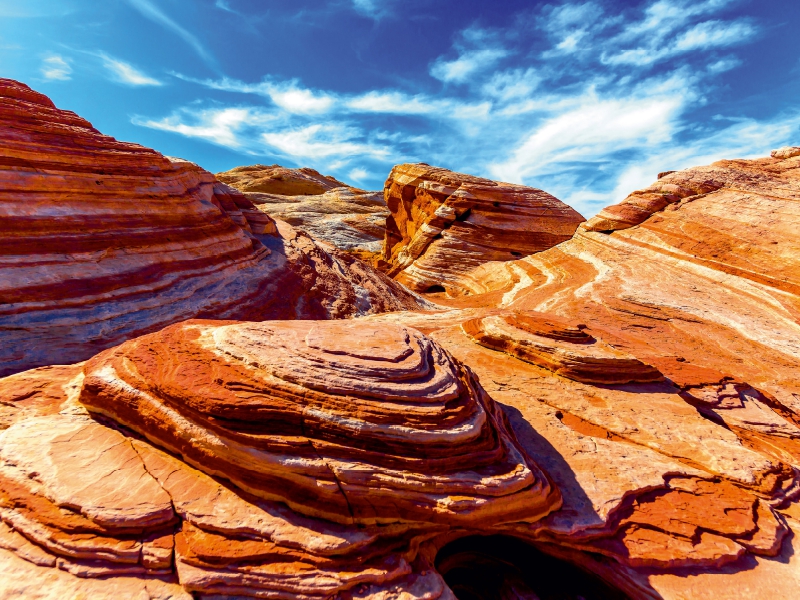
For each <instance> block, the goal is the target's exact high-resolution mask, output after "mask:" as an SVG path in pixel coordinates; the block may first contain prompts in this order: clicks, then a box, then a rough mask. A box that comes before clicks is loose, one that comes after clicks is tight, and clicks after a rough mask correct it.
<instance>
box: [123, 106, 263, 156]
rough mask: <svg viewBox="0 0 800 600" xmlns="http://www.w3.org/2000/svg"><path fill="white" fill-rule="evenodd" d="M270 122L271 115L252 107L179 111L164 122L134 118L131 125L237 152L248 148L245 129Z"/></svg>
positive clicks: (163, 120) (164, 119)
mask: <svg viewBox="0 0 800 600" xmlns="http://www.w3.org/2000/svg"><path fill="white" fill-rule="evenodd" d="M273 119H274V117H273V116H272V115H270V114H268V113H266V112H264V111H263V110H259V109H256V108H253V107H226V108H209V109H199V110H197V109H182V110H179V111H176V112H175V113H173V114H171V115H170V116H168V117H165V118H163V119H146V118H143V117H138V116H137V117H134V119H133V123H134V124H135V125H141V126H142V127H149V128H151V129H158V130H160V131H170V132H172V133H178V134H180V135H184V136H186V137H192V138H200V139H203V140H206V141H208V142H211V143H214V144H217V145H220V146H225V147H227V148H231V149H234V150H240V149H247V148H246V147H247V141H246V140H247V138H246V137H242V133H243V132H244V131H245V130H246V129H248V128H251V127H254V126H258V125H265V124H268V123H270V121H272V120H273Z"/></svg>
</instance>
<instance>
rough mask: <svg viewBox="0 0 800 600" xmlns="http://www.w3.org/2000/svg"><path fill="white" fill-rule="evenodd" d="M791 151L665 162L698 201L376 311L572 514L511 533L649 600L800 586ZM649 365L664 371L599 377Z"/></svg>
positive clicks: (799, 350)
mask: <svg viewBox="0 0 800 600" xmlns="http://www.w3.org/2000/svg"><path fill="white" fill-rule="evenodd" d="M776 154H777V153H776ZM787 154H788V155H790V154H792V153H791V152H786V153H784V152H782V153H780V155H779V156H777V157H776V156H773V157H771V158H764V159H758V160H735V161H734V160H732V161H721V162H718V163H715V164H714V165H711V166H709V167H699V168H694V169H688V170H686V171H680V172H676V173H670V174H665V175H663V176H662V178H661V179H660V180H659V181H658V183H656V184H654V186H652V188H648V189H656V188H659V189H661V188H660V187H659V186H665V185H670V186H678V185H680V186H681V187H683V188H685V189H686V190H687V193H685V195H684V196H682V198H676V199H674V201H671V202H669V203H666V204H664V205H663V206H661V207H660V208H658V207H650V208H649V209H648V210H649V211H650V212H649V215H648V216H647V217H646V218H645V219H643V220H642V221H641V222H639V224H634V223H633V222H631V221H627V222H625V223H622V221H616V222H614V223H611V224H609V222H608V221H607V222H606V223H604V224H601V225H599V226H598V227H597V230H596V231H595V230H593V229H594V225H593V222H594V223H598V222H599V221H595V220H592V221H590V222H589V223H587V226H585V227H581V228H580V229H579V230H578V231H577V232H576V234H575V235H574V236H573V237H572V239H570V240H569V241H566V242H563V243H561V244H559V245H557V246H555V247H553V248H551V249H549V250H545V251H543V252H540V253H537V254H533V255H531V256H528V257H526V258H524V259H522V260H519V261H514V262H504V263H500V262H497V263H486V264H484V265H483V266H482V267H481V268H480V269H479V270H476V272H473V274H472V275H471V279H472V281H473V282H474V288H473V289H475V290H476V293H475V294H474V295H472V296H469V297H463V298H447V297H444V296H439V297H437V302H440V303H442V304H447V305H449V306H450V307H451V310H450V311H448V312H446V313H440V314H436V315H425V314H410V313H405V314H396V315H385V316H379V317H370V320H377V321H378V322H386V323H405V324H407V325H413V326H414V327H416V328H418V329H420V330H422V331H425V332H426V334H428V335H430V336H431V337H432V338H433V339H435V340H436V341H437V342H438V343H439V344H441V345H442V346H443V347H444V348H446V349H447V350H448V351H449V352H450V353H451V354H452V355H453V356H455V357H456V358H458V359H459V360H461V361H462V362H463V363H465V364H468V365H470V367H471V368H472V369H473V371H474V372H475V373H476V375H478V377H479V378H480V381H481V383H482V385H483V386H484V389H486V391H487V392H488V393H489V394H490V395H491V396H492V398H494V399H495V400H496V401H497V402H498V403H499V404H501V405H503V406H504V411H505V412H506V414H507V415H508V416H509V421H510V423H511V427H512V430H513V431H514V433H515V434H516V437H517V439H518V440H519V442H520V444H521V445H522V447H523V448H524V449H525V450H526V452H527V453H528V454H530V455H532V456H536V462H537V464H538V465H540V466H541V467H542V468H543V470H545V471H546V472H547V474H548V475H549V476H550V477H551V478H552V480H553V482H554V483H555V485H556V486H557V487H558V489H559V490H560V492H561V494H562V497H563V505H562V508H561V509H560V510H558V511H555V512H553V513H551V514H550V515H548V516H547V517H546V518H544V519H542V520H540V521H538V522H537V523H535V524H532V525H525V526H517V525H504V526H501V527H500V529H503V530H505V532H506V533H508V534H513V535H515V536H517V537H521V538H523V539H526V540H528V541H529V542H530V543H532V544H533V545H535V546H536V547H537V548H538V549H540V550H543V551H545V552H547V553H548V554H551V555H553V556H557V557H560V558H562V559H564V560H567V561H571V562H573V563H575V564H579V565H582V566H583V567H585V568H588V569H590V570H591V571H593V572H595V573H597V574H600V575H601V576H602V577H603V579H604V580H605V581H607V582H611V583H613V584H614V585H615V586H616V587H617V588H618V589H620V590H623V591H624V592H625V593H627V594H628V595H629V596H630V597H633V598H651V597H653V598H668V599H672V598H676V599H677V598H680V599H686V598H712V597H713V598H738V597H741V596H742V595H743V594H749V595H750V596H751V597H754V598H774V597H782V596H784V595H786V594H789V595H792V594H793V593H794V592H793V591H792V590H793V589H795V588H796V586H797V585H798V584H800V579H798V576H797V573H798V565H799V564H800V563H798V558H797V556H798V555H797V551H798V542H797V539H798V535H797V532H798V531H800V521H798V517H800V510H798V508H797V507H798V499H799V498H800V471H798V468H800V429H799V428H798V425H800V416H799V415H800V378H799V377H798V373H800V345H798V343H797V340H798V339H800V326H798V322H800V312H798V307H800V300H799V299H798V296H799V294H798V292H800V285H798V284H800V281H798V274H800V264H799V261H800V244H799V243H798V240H797V236H796V235H795V234H794V232H795V231H796V230H797V229H798V226H800V208H798V207H800V204H798V199H800V170H799V169H798V165H800V163H799V162H798V161H800V155H798V156H788V158H781V156H784V155H787ZM671 189H672V191H673V192H674V191H675V189H674V188H671ZM688 191H691V192H692V193H688ZM647 193H649V192H647ZM681 193H683V192H681ZM639 195H640V194H633V195H632V197H637V196H639ZM606 212H609V214H612V213H613V211H608V209H607V211H606ZM619 214H620V213H617V216H619ZM600 218H603V219H606V218H607V217H603V216H602V213H601V217H600ZM615 218H616V217H615ZM609 220H610V219H609ZM480 286H484V289H485V291H484V292H483V293H481V287H480ZM592 340H594V342H593V341H592ZM476 342H477V343H476ZM600 342H602V348H603V349H605V350H606V351H607V354H605V356H604V357H603V358H605V359H606V360H607V361H608V362H606V363H605V367H604V368H603V369H601V370H595V369H594V367H595V366H597V365H599V364H603V363H602V362H598V361H596V360H590V359H598V358H600V355H596V354H594V352H593V347H595V348H597V349H600V347H601V346H597V344H598V343H600ZM631 359H633V360H634V361H635V362H633V363H632V362H624V361H630V360H631ZM623 365H624V366H625V369H623V370H621V371H620V370H617V368H618V367H620V366H623ZM633 365H637V368H638V369H643V368H644V369H645V371H646V372H648V371H649V373H650V374H651V375H652V374H654V372H658V373H660V375H661V376H663V380H661V381H658V380H651V381H649V382H648V381H647V380H648V379H649V376H648V377H644V378H640V377H639V376H636V377H630V378H629V380H628V382H627V383H624V382H623V381H622V380H623V379H624V378H621V379H619V380H617V382H616V383H613V382H611V381H606V382H603V381H602V376H608V377H616V376H617V375H620V374H621V373H622V374H624V373H625V370H626V369H627V368H630V367H632V366H633ZM588 366H591V367H592V368H591V369H589V370H588V373H587V370H586V369H587V367H588ZM654 379H658V378H657V377H654ZM481 560H483V559H481ZM459 568H461V569H464V567H463V565H462V566H460V567H459ZM462 573H468V571H462ZM461 581H462V582H463V579H462V580H461Z"/></svg>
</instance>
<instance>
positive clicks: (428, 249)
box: [383, 163, 584, 295]
mask: <svg viewBox="0 0 800 600" xmlns="http://www.w3.org/2000/svg"><path fill="white" fill-rule="evenodd" d="M384 198H385V199H386V203H387V205H388V207H389V210H390V211H391V216H390V217H389V218H387V220H386V238H385V240H384V246H383V258H384V260H385V261H386V263H388V266H387V267H386V268H387V272H388V273H389V274H390V275H391V276H393V277H395V278H396V279H397V280H398V281H400V282H402V283H404V284H405V285H407V286H408V287H410V288H411V289H412V290H415V291H427V290H430V289H431V288H433V289H434V290H437V289H440V288H443V289H444V290H446V291H448V292H449V293H450V294H451V295H458V294H460V293H463V292H464V291H465V286H464V285H463V284H462V283H461V278H462V277H464V276H465V275H467V274H468V273H469V272H470V271H473V270H474V269H476V268H479V267H480V266H481V265H482V264H484V263H486V262H488V261H509V260H515V259H517V258H520V257H522V256H526V255H528V254H531V253H533V252H539V251H541V250H545V249H547V248H550V247H552V246H555V245H556V244H558V243H559V242H563V241H565V240H567V239H569V238H570V237H571V236H572V234H573V233H574V231H575V229H576V227H577V226H578V224H579V223H581V222H582V221H583V220H584V219H583V217H581V215H579V214H578V213H577V212H576V211H575V210H573V209H572V208H570V207H569V206H567V205H566V204H564V203H562V202H560V201H559V200H557V199H556V198H554V197H553V196H551V195H550V194H548V193H546V192H543V191H542V190H537V189H534V188H529V187H525V186H521V185H513V184H509V183H498V182H496V181H490V180H488V179H482V178H480V177H473V176H471V175H463V174H461V173H453V172H452V171H448V170H446V169H439V168H435V167H430V166H428V165H425V164H422V163H420V164H405V165H398V166H396V167H395V168H394V169H392V172H391V173H390V174H389V178H388V179H387V180H386V185H385V187H384Z"/></svg>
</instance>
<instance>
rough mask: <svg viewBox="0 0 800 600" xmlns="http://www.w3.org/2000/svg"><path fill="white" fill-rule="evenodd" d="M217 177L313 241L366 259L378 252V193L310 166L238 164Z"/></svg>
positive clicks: (382, 218) (382, 217)
mask: <svg viewBox="0 0 800 600" xmlns="http://www.w3.org/2000/svg"><path fill="white" fill-rule="evenodd" d="M217 177H218V178H219V179H220V180H221V181H224V182H227V183H229V184H230V185H232V186H234V187H235V188H237V189H238V190H240V191H242V192H243V193H244V194H245V196H247V198H248V199H249V200H251V201H252V202H253V204H255V205H256V206H257V207H258V208H259V209H260V210H262V211H264V212H265V213H267V214H269V215H270V216H272V217H274V218H276V219H281V220H282V221H286V222H287V223H289V224H290V225H292V226H293V227H296V228H298V229H301V230H303V231H306V232H308V233H309V234H311V236H313V237H314V239H316V240H318V241H321V242H325V243H328V244H331V245H332V246H334V247H336V248H339V249H341V250H347V251H348V252H350V253H352V254H355V255H356V256H357V257H359V258H361V259H362V260H366V261H374V260H375V259H377V258H378V257H379V255H380V252H381V247H382V245H383V238H384V232H385V224H386V217H388V216H389V210H388V209H387V208H386V202H385V201H384V199H383V194H382V193H381V192H366V191H364V190H361V189H358V188H354V187H352V186H348V185H346V184H344V183H342V182H341V181H338V180H336V179H334V178H333V177H327V176H324V175H320V174H319V173H317V172H316V171H314V170H313V169H308V168H303V169H286V168H283V167H279V166H278V165H272V166H271V167H266V166H263V165H253V166H249V167H237V168H235V169H232V170H230V171H226V172H224V173H218V174H217Z"/></svg>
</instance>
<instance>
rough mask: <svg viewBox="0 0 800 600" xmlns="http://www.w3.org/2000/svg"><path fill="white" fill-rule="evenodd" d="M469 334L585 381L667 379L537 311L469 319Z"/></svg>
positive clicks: (482, 342) (582, 330)
mask: <svg viewBox="0 0 800 600" xmlns="http://www.w3.org/2000/svg"><path fill="white" fill-rule="evenodd" d="M461 327H462V329H463V330H464V333H466V334H467V335H468V336H470V337H471V338H472V339H473V340H475V341H476V342H477V343H479V344H480V345H482V346H486V347H487V348H492V349H494V350H502V351H504V352H507V353H508V354H510V355H512V356H515V357H517V358H519V359H521V360H524V361H525V362H529V363H531V364H534V365H538V366H540V367H544V368H545V369H547V370H548V371H551V372H553V373H555V374H556V375H560V376H562V377H567V378H569V379H574V380H575V381H583V382H585V383H634V382H637V383H644V382H650V381H661V380H662V379H663V378H664V377H663V376H662V375H661V373H660V372H659V371H658V369H656V368H654V367H652V366H650V365H646V364H644V363H642V362H641V361H640V360H637V359H636V358H634V357H633V356H630V355H629V354H626V353H625V352H621V351H619V350H616V349H615V348H613V347H612V346H610V345H608V344H606V343H605V342H603V341H602V340H600V339H598V338H596V337H594V336H592V335H590V334H589V333H588V332H587V331H586V325H582V324H578V325H572V324H570V323H569V322H567V321H565V320H563V319H559V318H558V317H555V316H553V315H546V314H537V313H534V312H526V313H510V314H501V315H491V316H487V317H483V318H478V319H471V320H469V321H465V322H464V323H463V324H462V325H461Z"/></svg>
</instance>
